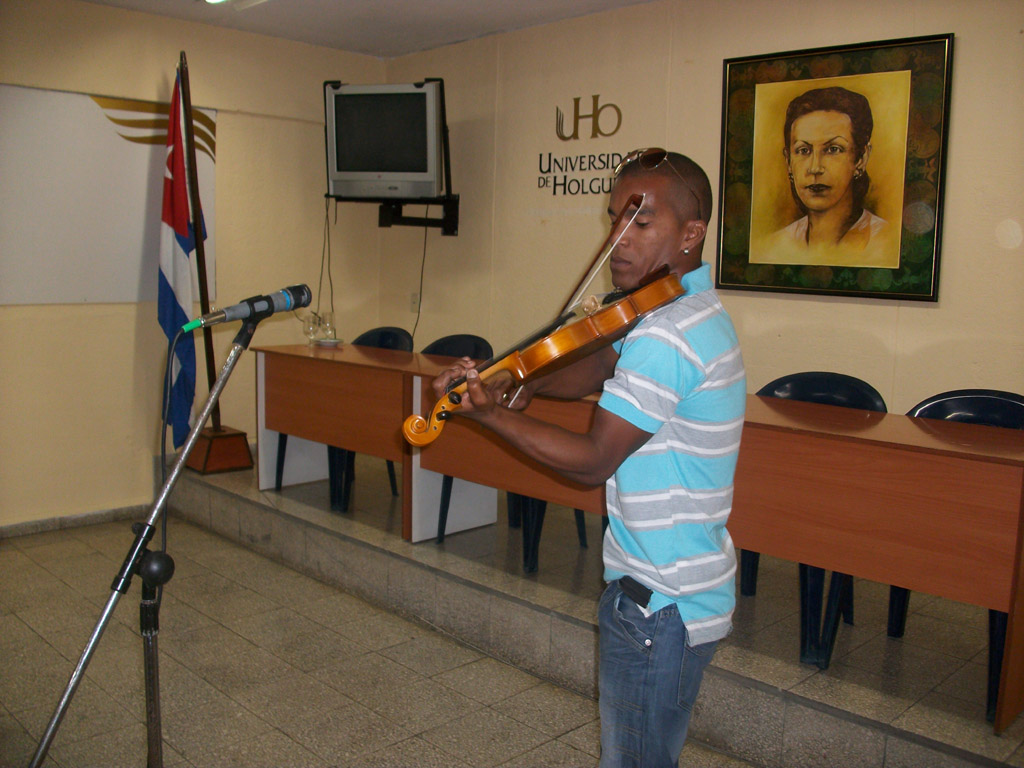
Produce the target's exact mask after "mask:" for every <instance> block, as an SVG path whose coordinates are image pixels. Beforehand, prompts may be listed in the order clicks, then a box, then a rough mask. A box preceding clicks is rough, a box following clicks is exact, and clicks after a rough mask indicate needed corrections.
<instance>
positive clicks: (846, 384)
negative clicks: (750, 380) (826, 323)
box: [757, 371, 887, 413]
mask: <svg viewBox="0 0 1024 768" xmlns="http://www.w3.org/2000/svg"><path fill="white" fill-rule="evenodd" d="M757 394H759V395H762V396H766V397H781V398H786V399H789V400H802V401H804V402H807V403H822V404H824V405H839V406H843V407H844V408H861V409H863V410H865V411H881V412H882V413H885V412H886V411H887V409H886V407H885V400H883V399H882V396H881V395H880V394H879V393H878V390H876V389H875V388H874V387H872V386H871V385H870V384H868V383H867V382H866V381H863V380H861V379H858V378H856V377H855V376H847V375H846V374H844V373H832V372H830V371H803V372H801V373H791V374H789V375H788V376H781V377H779V378H777V379H775V381H772V382H770V383H768V384H765V385H764V386H763V387H761V389H759V390H758V392H757Z"/></svg>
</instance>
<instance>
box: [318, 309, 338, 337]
mask: <svg viewBox="0 0 1024 768" xmlns="http://www.w3.org/2000/svg"><path fill="white" fill-rule="evenodd" d="M320 329H321V330H322V331H323V332H324V338H325V339H333V338H334V334H335V333H337V328H335V326H334V313H333V312H324V313H323V314H322V315H320Z"/></svg>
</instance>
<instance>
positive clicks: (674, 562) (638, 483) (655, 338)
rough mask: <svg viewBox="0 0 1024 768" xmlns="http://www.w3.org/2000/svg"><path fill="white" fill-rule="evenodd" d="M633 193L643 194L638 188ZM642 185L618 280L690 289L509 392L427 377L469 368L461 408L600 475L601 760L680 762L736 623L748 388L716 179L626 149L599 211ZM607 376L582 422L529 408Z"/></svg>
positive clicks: (677, 158)
mask: <svg viewBox="0 0 1024 768" xmlns="http://www.w3.org/2000/svg"><path fill="white" fill-rule="evenodd" d="M634 196H638V197H634ZM636 199H639V200H640V201H641V202H639V205H638V206H636V210H635V214H636V215H635V218H634V219H633V220H632V222H631V223H630V224H629V226H628V227H627V228H626V229H625V231H624V233H623V234H622V236H621V238H620V239H619V240H618V243H617V245H616V246H615V248H614V250H613V251H612V253H611V257H610V260H609V265H610V268H611V274H612V280H613V282H614V284H615V286H616V287H617V288H620V289H622V290H625V291H631V290H634V289H636V288H638V287H639V286H641V285H642V284H643V281H644V278H645V277H647V276H648V275H649V274H651V273H653V272H656V271H657V270H658V269H659V268H661V267H664V266H667V267H668V269H669V271H670V272H671V273H672V274H674V275H675V276H677V277H678V279H679V280H680V282H681V284H682V286H683V289H684V292H683V294H682V295H681V296H679V297H678V298H675V299H674V300H672V301H670V302H668V303H666V304H664V305H662V306H660V307H658V308H657V309H655V310H653V311H652V312H650V313H649V314H647V315H645V316H644V317H643V318H642V319H641V320H640V322H639V323H637V324H636V325H635V326H634V327H633V328H632V329H631V330H630V331H629V333H628V334H627V335H626V336H625V337H624V338H622V339H621V340H619V341H616V342H615V343H613V344H610V345H607V346H604V347H602V348H600V349H599V350H598V351H596V352H594V353H593V354H591V355H589V356H588V357H585V358H583V359H581V360H578V361H577V362H575V363H573V364H571V365H569V366H567V367H565V368H562V369H560V370H558V371H556V372H554V373H551V374H549V375H547V376H543V377H541V378H538V379H535V380H532V381H530V382H528V383H527V384H525V385H523V386H522V387H521V391H519V392H518V393H517V394H516V395H515V396H514V397H509V395H510V391H509V390H510V389H511V388H512V385H511V383H510V382H509V381H508V379H507V378H502V377H494V378H491V379H486V380H484V379H482V378H481V377H480V375H479V374H478V372H477V371H476V370H475V369H474V368H473V363H472V361H469V360H468V359H467V360H462V361H460V363H458V364H457V365H455V366H454V367H453V368H452V369H450V370H448V371H446V372H445V373H443V374H442V375H440V376H439V377H438V378H437V379H436V380H435V381H434V389H435V391H436V392H437V394H438V396H439V397H440V396H442V395H443V394H444V392H445V390H446V388H447V387H448V385H449V384H450V383H451V382H453V381H455V380H456V379H458V378H462V377H465V379H466V394H465V395H464V396H463V399H462V402H461V411H460V412H461V413H462V414H464V415H465V416H467V417H470V418H473V419H475V420H476V421H477V422H479V423H480V424H482V425H483V426H485V427H487V428H489V429H491V430H493V431H494V432H495V433H497V434H498V435H499V436H500V437H502V438H503V439H504V440H506V441H507V442H508V443H510V444H511V445H513V446H514V447H516V448H518V449H519V450H520V451H522V452H523V453H525V454H526V455H528V456H530V457H532V458H534V459H536V460H538V461H540V462H542V463H544V464H546V465H548V466H550V467H552V468H553V469H555V470H557V471H558V472H559V473H561V474H562V475H564V476H565V477H567V478H570V479H572V480H576V481H578V482H581V483H585V484H589V485H597V484H600V483H605V484H606V498H607V514H608V529H607V531H606V533H605V538H604V555H603V557H604V565H605V580H606V581H607V582H608V587H607V589H606V590H605V592H604V594H603V595H602V597H601V601H600V605H599V609H598V615H599V625H600V670H599V700H600V701H599V703H600V711H601V753H602V754H601V766H602V768H610V767H611V766H640V767H642V768H649V767H653V766H659V767H662V766H663V767H664V768H668V767H669V766H673V767H674V766H675V765H676V764H677V761H678V759H679V753H680V751H681V750H682V747H683V742H684V741H685V738H686V731H687V728H688V726H689V721H690V712H691V708H692V706H693V703H694V701H695V700H696V698H697V692H698V689H699V687H700V683H701V679H702V677H703V673H704V669H705V667H706V666H707V664H708V662H709V661H710V660H711V656H712V654H713V653H714V651H715V648H716V646H717V644H718V641H719V640H721V639H722V638H723V637H725V636H726V635H727V634H728V633H729V631H730V630H731V628H732V612H733V607H734V604H735V572H736V556H735V552H734V549H733V544H732V540H731V538H730V536H729V533H728V531H727V530H726V528H725V525H726V521H727V519H728V516H729V512H730V510H731V508H732V482H733V474H734V471H735V467H736V459H737V456H738V453H739V445H740V433H741V431H742V427H743V414H744V407H745V404H746V377H745V374H744V369H743V360H742V357H741V355H740V350H739V344H738V341H737V338H736V333H735V330H734V328H733V324H732V321H731V320H730V319H729V316H728V315H727V314H726V312H725V309H724V308H723V307H722V304H721V302H720V300H719V298H718V295H717V294H716V292H715V290H714V288H713V282H712V280H711V271H710V266H709V265H707V264H703V263H702V262H701V250H702V248H703V245H704V239H705V235H706V234H707V228H708V221H709V218H710V214H711V185H710V183H709V182H708V178H707V176H706V174H705V173H704V171H703V170H702V169H701V168H700V166H698V165H697V164H696V163H694V162H693V161H692V160H690V159H689V158H687V157H684V156H683V155H679V154H676V153H667V152H665V151H664V150H658V149H648V150H637V151H636V152H631V153H630V154H628V155H627V156H626V157H625V159H624V160H623V161H622V163H620V165H619V167H618V168H616V169H615V180H614V185H613V187H612V193H611V205H610V206H609V212H610V213H611V215H612V217H613V218H614V217H615V216H616V215H617V214H618V213H619V212H620V211H621V210H622V209H623V208H625V207H628V206H629V205H630V201H631V200H636ZM599 390H600V391H601V396H600V400H599V402H598V408H597V409H596V410H595V416H594V420H593V424H592V426H591V428H590V431H589V432H587V433H586V434H580V433H576V432H571V431H568V430H566V429H563V428H561V427H558V426H555V425H553V424H550V423H548V422H544V421H540V420H537V419H534V418H532V417H531V416H529V415H528V414H526V413H523V410H522V409H523V408H525V407H526V405H527V404H528V403H529V401H530V399H531V398H532V397H533V395H537V394H541V395H545V396H549V397H557V398H567V399H572V398H579V397H583V396H585V395H588V394H591V393H593V392H597V391H599Z"/></svg>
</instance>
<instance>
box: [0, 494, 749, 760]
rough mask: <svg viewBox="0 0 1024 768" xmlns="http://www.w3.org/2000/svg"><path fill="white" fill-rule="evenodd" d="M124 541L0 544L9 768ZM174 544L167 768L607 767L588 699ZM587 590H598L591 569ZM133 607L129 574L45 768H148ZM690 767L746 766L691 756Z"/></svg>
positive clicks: (299, 578) (180, 532)
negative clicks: (603, 764)
mask: <svg viewBox="0 0 1024 768" xmlns="http://www.w3.org/2000/svg"><path fill="white" fill-rule="evenodd" d="M319 490H321V489H318V488H315V487H313V488H305V489H299V490H298V491H295V492H293V493H299V494H302V493H312V494H314V495H315V494H316V493H317V492H318V491H319ZM322 490H324V492H325V493H326V489H322ZM385 517H386V516H385ZM385 517H381V518H378V524H381V525H383V526H385V527H387V525H388V523H387V521H386V519H385ZM132 538H133V537H132V534H131V532H130V530H129V524H128V523H127V522H119V523H104V524H100V525H95V526H89V527H83V528H72V529H64V530H60V531H53V532H44V533H38V534H33V535H28V536H21V537H17V538H8V539H0V765H3V766H27V765H28V764H29V762H30V761H31V759H32V756H33V755H34V753H35V751H36V748H37V745H38V743H39V740H40V738H41V736H42V734H43V732H44V730H45V728H46V725H47V723H48V722H49V721H50V718H51V717H52V715H53V712H54V708H55V706H56V704H57V701H58V699H59V697H60V695H61V693H62V692H63V691H64V688H65V686H66V685H67V682H68V680H69V677H70V675H71V673H72V671H73V669H74V665H75V663H77V661H78V659H79V658H80V656H81V654H82V651H83V649H84V648H85V646H86V644H87V641H88V637H89V634H90V632H91V631H92V629H93V628H94V626H95V623H96V621H97V619H98V617H99V613H100V610H101V608H102V605H103V604H104V603H105V602H106V601H107V599H108V598H109V596H110V594H111V592H110V584H111V582H112V580H113V578H114V576H115V575H116V574H117V572H118V569H119V567H120V564H121V562H122V561H123V559H124V557H125V555H126V554H127V551H128V547H129V545H130V544H131V541H132ZM474 538H480V535H479V533H476V534H469V535H466V536H462V537H459V536H452V537H451V539H450V540H449V545H448V546H450V547H451V548H452V549H456V550H457V549H460V548H464V547H471V546H473V545H472V541H473V540H474ZM169 541H170V547H169V551H170V552H171V553H172V554H173V557H174V560H175V564H176V570H175V575H174V578H173V579H172V581H171V582H170V584H169V585H168V587H167V588H166V590H165V593H164V597H163V604H162V608H161V611H160V633H159V635H158V643H159V648H160V656H159V659H160V660H159V671H160V687H161V696H160V703H161V707H162V733H163V740H164V741H163V743H164V748H163V749H164V751H163V761H164V764H165V765H167V766H214V767H216V766H246V767H249V766H295V767H299V766H310V767H313V766H366V767H367V768H370V767H372V766H380V767H382V768H383V767H384V766H388V767H398V766H417V767H423V768H429V767H430V766H438V767H439V768H458V767H459V766H509V767H511V766H594V765H596V764H597V757H596V755H597V753H598V722H597V706H596V703H595V702H594V701H593V700H591V699H589V698H586V697H583V696H579V695H577V694H574V693H571V692H569V691H566V690H564V689H562V688H558V687H556V686H554V685H552V684H550V683H547V682H545V681H542V680H540V679H538V678H535V677H532V676H530V675H528V674H526V673H524V672H521V671H519V670H517V669H515V668H514V667H510V666H508V665H506V664H503V663H500V662H498V661H495V660H494V659H491V658H489V657H486V656H483V655H481V654H480V653H478V652H477V651H475V650H473V649H472V648H468V647H466V646H464V645H461V644H459V643H458V642H455V641H453V640H452V639H450V638H448V637H444V636H442V635H439V634H437V633H435V632H432V631H431V630H429V629H428V628H425V627H423V626H420V625H418V624H415V623H412V622H409V621H406V620H404V619H401V618H398V617H396V616H393V615H389V614H387V613H383V612H381V611H379V610H377V609H375V608H374V607H373V606H371V605H369V604H367V603H365V602H363V601H361V600H358V599H356V598H354V597H351V596H349V595H346V594H344V593H342V592H340V591H338V590H336V589H334V588H332V587H330V586H327V585H325V584H322V583H320V582H318V581H315V580H313V579H310V578H307V577H306V576H303V575H300V574H298V573H296V572H294V571H292V570H290V569H288V568H286V567H284V566H281V565H279V564H277V563H275V562H273V561H271V560H268V559H266V558H264V557H261V556H259V555H257V554H254V553H252V552H250V551H249V550H247V549H244V548H242V547H240V546H238V545H236V544H233V543H231V542H228V541H226V540H224V539H222V538H220V537H218V536H216V535H214V534H212V533H209V532H207V531H204V530H202V529H200V528H197V527H195V526H193V525H190V524H188V523H185V522H182V521H180V520H176V519H171V520H170V523H169ZM431 546H433V545H431ZM509 557H512V555H509ZM548 572H549V573H553V572H554V569H550V570H549V571H548ZM580 578H581V579H582V580H584V581H587V582H590V581H592V580H593V579H594V578H595V574H594V572H593V569H592V568H586V569H584V571H581V573H580ZM139 599H140V598H139V579H137V578H136V579H135V580H134V583H133V585H132V588H131V590H130V592H129V593H128V595H126V596H125V597H124V598H122V599H121V600H120V602H119V603H118V605H117V609H116V611H115V613H114V616H113V618H112V620H111V621H110V623H109V624H108V626H107V628H106V630H105V632H104V633H103V635H102V636H101V638H100V641H99V643H98V644H97V645H96V651H95V654H94V656H93V658H92V660H91V662H90V664H89V666H88V668H87V671H86V673H85V675H84V678H83V681H82V683H81V685H80V686H79V688H78V690H77V692H76V693H75V695H74V697H73V699H72V701H71V705H70V707H69V708H68V711H67V714H66V717H65V718H64V720H63V722H62V723H61V725H60V728H59V729H58V731H57V735H56V738H55V740H54V742H53V744H52V746H51V747H50V750H49V754H48V758H47V762H46V765H54V766H64V767H66V768H70V767H71V766H97V767H99V766H102V767H103V768H113V767H114V766H122V765H123V766H138V765H143V764H145V761H146V755H147V729H146V697H145V693H144V681H143V669H144V665H143V650H142V640H141V638H140V637H139V632H138V626H139V621H138V605H139ZM683 764H685V765H689V766H704V767H706V768H712V767H713V766H717V767H719V768H727V767H731V768H741V767H742V766H744V765H747V764H746V763H742V762H739V761H736V760H732V759H730V758H727V757H725V756H722V755H719V754H717V753H715V752H712V751H709V750H707V749H704V748H701V747H699V746H698V745H696V744H691V745H688V746H687V748H686V750H685V752H684V758H683Z"/></svg>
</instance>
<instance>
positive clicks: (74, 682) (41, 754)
mask: <svg viewBox="0 0 1024 768" xmlns="http://www.w3.org/2000/svg"><path fill="white" fill-rule="evenodd" d="M268 314H270V313H269V312H268V313H266V314H261V315H258V316H253V317H250V318H249V319H247V320H245V321H243V323H242V329H241V330H240V331H239V332H238V335H237V336H235V339H234V342H233V345H232V347H231V351H230V352H229V353H228V357H227V360H225V361H224V366H223V367H222V368H221V371H220V375H219V376H218V377H217V380H216V381H215V382H214V384H213V387H211V389H210V394H209V396H208V397H207V398H206V404H205V405H204V406H203V410H202V412H201V413H200V414H199V418H198V419H196V423H195V425H194V426H193V427H192V430H191V431H190V432H189V434H188V438H187V439H186V440H185V445H184V446H182V449H181V453H180V454H179V455H178V458H177V460H176V461H175V462H174V467H173V469H172V470H171V473H170V475H169V476H168V477H167V482H165V483H164V486H163V489H162V490H161V491H160V493H159V495H158V496H157V499H156V501H155V502H154V504H153V507H152V509H151V511H150V514H149V517H148V519H147V520H146V522H145V523H135V524H134V525H132V532H133V533H134V534H135V541H134V542H133V543H132V545H131V548H130V549H129V551H128V555H127V556H126V557H125V559H124V563H123V564H122V565H121V569H120V570H119V571H118V573H117V575H116V576H115V577H114V582H113V584H111V586H110V589H111V595H110V598H109V599H108V600H107V603H106V605H105V606H104V608H103V611H102V613H101V614H100V618H99V621H97V622H96V626H95V628H94V629H93V631H92V635H91V636H90V637H89V641H88V642H87V643H86V646H85V649H84V650H83V651H82V656H81V658H80V659H79V661H78V666H77V667H75V670H74V672H72V673H71V678H70V680H68V684H67V687H66V688H65V689H64V693H63V695H62V696H61V698H60V701H59V702H58V704H57V709H56V711H55V712H54V713H53V717H52V718H51V719H50V723H49V725H47V726H46V731H45V732H44V733H43V737H42V739H40V741H39V746H38V748H37V749H36V753H35V756H34V757H33V758H32V762H31V763H30V764H29V768H38V767H39V766H40V765H42V763H43V761H44V760H45V759H46V754H47V752H48V751H49V749H50V745H51V744H52V743H53V738H54V736H56V735H57V729H58V728H59V727H60V723H61V720H63V719H64V715H65V714H66V713H67V709H68V706H69V705H70V704H71V699H72V697H73V696H74V695H75V691H76V690H77V688H78V685H79V683H81V681H82V676H83V675H84V674H85V670H86V667H88V666H89V661H90V660H91V659H92V655H93V653H94V652H95V650H96V647H97V645H99V642H100V638H101V637H102V636H103V632H104V630H105V629H106V628H107V624H108V623H109V622H110V618H111V617H112V616H113V614H114V609H115V608H116V607H117V604H118V602H119V601H120V599H121V596H122V595H123V594H125V593H127V591H128V587H129V586H131V580H132V574H135V573H137V574H139V576H141V577H142V579H143V586H142V603H141V605H140V607H139V619H140V624H141V630H142V639H143V651H144V654H145V678H146V727H147V731H148V739H149V751H148V762H147V766H148V768H160V766H161V765H162V764H163V739H162V736H161V731H160V698H159V697H160V683H159V678H160V675H159V670H158V668H157V632H158V630H159V617H158V615H157V614H158V613H159V601H158V600H157V599H156V595H157V587H159V586H160V585H161V584H164V583H166V582H167V581H169V580H170V578H171V576H173V574H174V561H173V560H172V559H171V557H170V556H169V555H167V554H166V553H163V552H150V551H148V550H147V549H146V545H147V544H149V542H150V540H151V539H152V538H153V533H154V530H155V527H156V524H157V522H158V521H159V519H160V516H161V515H162V514H163V513H164V508H165V506H166V504H167V499H168V498H169V497H170V495H171V490H172V489H173V488H174V485H175V484H176V483H177V482H178V478H179V477H180V475H181V472H182V470H183V469H184V468H185V463H186V461H187V460H188V456H189V454H190V453H191V452H192V449H193V448H194V447H195V444H196V442H197V441H198V439H199V435H200V432H201V431H202V429H203V425H204V424H205V423H206V420H207V419H208V418H209V417H210V413H211V412H212V411H213V409H214V408H215V407H216V405H217V400H218V399H219V398H220V394H221V392H222V391H223V390H224V386H225V385H226V384H227V381H228V378H229V377H230V376H231V372H232V371H233V370H234V368H235V365H236V364H237V363H238V359H239V358H240V357H241V356H242V353H243V352H244V351H245V350H246V349H247V348H248V346H249V342H250V341H251V340H252V336H253V333H254V332H255V331H256V324H257V323H259V321H260V320H262V319H263V318H264V317H266V316H267V315H268Z"/></svg>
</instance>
